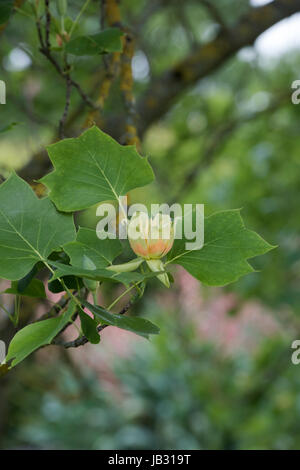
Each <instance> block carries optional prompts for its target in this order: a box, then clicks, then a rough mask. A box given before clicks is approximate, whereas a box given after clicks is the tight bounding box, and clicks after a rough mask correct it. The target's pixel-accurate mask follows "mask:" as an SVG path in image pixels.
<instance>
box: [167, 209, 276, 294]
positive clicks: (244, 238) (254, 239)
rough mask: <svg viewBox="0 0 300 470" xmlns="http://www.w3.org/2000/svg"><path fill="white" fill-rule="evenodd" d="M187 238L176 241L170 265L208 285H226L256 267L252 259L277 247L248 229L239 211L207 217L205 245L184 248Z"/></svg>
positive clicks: (218, 213)
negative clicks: (175, 265) (197, 247)
mask: <svg viewBox="0 0 300 470" xmlns="http://www.w3.org/2000/svg"><path fill="white" fill-rule="evenodd" d="M185 242H186V240H185V239H182V240H179V239H177V240H175V242H174V245H173V248H172V250H171V251H170V252H169V253H168V256H167V264H169V263H172V264H179V265H181V266H183V267H184V268H185V269H186V270H187V271H188V272H189V273H190V274H192V276H194V277H195V278H196V279H198V280H199V281H201V282H202V283H203V284H206V285H208V286H224V285H226V284H229V283H231V282H234V281H236V280H237V279H238V278H239V277H241V276H244V275H245V274H248V273H250V272H253V271H254V269H253V268H252V266H251V265H250V264H249V263H248V262H247V260H248V259H249V258H253V257H255V256H258V255H262V254H264V253H266V252H268V251H270V250H272V249H273V248H275V247H274V246H272V245H270V244H269V243H267V242H266V241H265V240H263V239H262V238H261V237H260V236H259V235H258V234H257V233H255V232H253V231H251V230H248V229H246V227H245V225H244V222H243V220H242V217H241V215H240V211H239V210H229V211H222V212H217V213H215V214H212V215H211V216H209V217H207V218H205V225H204V246H203V247H202V248H201V249H200V250H189V251H187V250H186V249H185Z"/></svg>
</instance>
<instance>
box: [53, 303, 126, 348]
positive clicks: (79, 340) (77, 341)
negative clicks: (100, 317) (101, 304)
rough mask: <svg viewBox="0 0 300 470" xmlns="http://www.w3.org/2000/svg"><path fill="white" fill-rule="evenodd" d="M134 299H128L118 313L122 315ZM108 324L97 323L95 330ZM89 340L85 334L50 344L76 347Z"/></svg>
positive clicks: (102, 328)
mask: <svg viewBox="0 0 300 470" xmlns="http://www.w3.org/2000/svg"><path fill="white" fill-rule="evenodd" d="M133 303H134V301H132V300H130V301H129V302H128V303H127V304H126V305H125V307H123V308H122V310H121V311H120V312H119V315H124V314H125V313H126V312H127V311H128V310H129V309H130V307H131V306H132V305H133ZM108 326H109V325H99V326H97V331H98V333H101V331H103V330H104V329H105V328H107V327H108ZM88 342H89V340H88V339H87V337H86V336H79V337H78V338H76V339H74V340H73V341H68V342H64V341H61V340H54V341H53V342H52V343H51V344H55V345H57V346H63V347H64V348H65V349H69V348H78V347H79V346H83V345H85V344H86V343H88Z"/></svg>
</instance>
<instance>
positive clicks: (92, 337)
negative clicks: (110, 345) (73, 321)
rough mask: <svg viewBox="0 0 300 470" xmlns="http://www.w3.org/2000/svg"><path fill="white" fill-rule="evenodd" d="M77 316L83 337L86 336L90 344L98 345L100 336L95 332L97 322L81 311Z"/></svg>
mask: <svg viewBox="0 0 300 470" xmlns="http://www.w3.org/2000/svg"><path fill="white" fill-rule="evenodd" d="M79 316H80V321H81V328H82V331H83V334H84V336H86V337H87V339H88V340H89V342H90V343H92V344H98V343H100V336H99V333H98V332H97V325H98V322H97V321H96V320H93V318H91V317H90V316H89V315H88V314H87V313H85V312H84V311H83V310H80V311H79Z"/></svg>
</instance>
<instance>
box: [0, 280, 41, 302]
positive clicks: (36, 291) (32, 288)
mask: <svg viewBox="0 0 300 470" xmlns="http://www.w3.org/2000/svg"><path fill="white" fill-rule="evenodd" d="M18 284H19V283H18V281H13V282H12V283H11V287H10V288H8V289H6V290H5V291H4V294H15V295H25V296H26V297H38V298H41V299H46V298H47V296H46V292H45V286H44V284H43V282H42V281H40V280H39V279H32V281H31V282H30V283H29V284H28V286H26V287H25V288H24V289H23V290H22V291H20V288H19V285H18Z"/></svg>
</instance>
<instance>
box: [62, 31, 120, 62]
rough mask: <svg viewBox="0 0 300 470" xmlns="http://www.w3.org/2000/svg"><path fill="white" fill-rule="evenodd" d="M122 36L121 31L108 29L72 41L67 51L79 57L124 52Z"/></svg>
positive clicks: (67, 46) (67, 45) (68, 44)
mask: <svg viewBox="0 0 300 470" xmlns="http://www.w3.org/2000/svg"><path fill="white" fill-rule="evenodd" d="M122 36H123V33H122V31H121V30H120V29H118V28H108V29H105V30H104V31H101V32H100V33H97V34H90V35H87V36H79V37H77V38H75V39H71V41H69V42H68V43H67V44H66V47H65V50H66V52H69V53H70V54H74V55H78V56H82V55H98V54H105V53H109V52H122V40H121V37H122Z"/></svg>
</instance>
